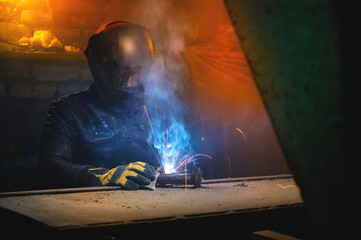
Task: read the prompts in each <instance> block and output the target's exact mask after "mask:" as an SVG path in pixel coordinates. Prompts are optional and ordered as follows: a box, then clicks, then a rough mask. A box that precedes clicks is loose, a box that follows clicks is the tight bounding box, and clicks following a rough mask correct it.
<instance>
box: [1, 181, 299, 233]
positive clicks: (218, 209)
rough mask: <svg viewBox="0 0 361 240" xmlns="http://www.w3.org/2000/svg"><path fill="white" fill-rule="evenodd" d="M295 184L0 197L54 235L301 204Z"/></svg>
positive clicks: (226, 184) (256, 183) (227, 184)
mask: <svg viewBox="0 0 361 240" xmlns="http://www.w3.org/2000/svg"><path fill="white" fill-rule="evenodd" d="M302 203H303V201H302V198H301V195H300V191H299V188H298V187H297V185H296V183H295V181H294V179H293V178H281V179H277V178H276V179H266V180H258V181H238V182H237V181H235V182H219V183H206V184H202V187H201V188H195V189H194V188H189V187H188V188H183V187H182V188H180V187H178V188H157V189H156V190H154V191H152V190H138V191H123V190H111V191H95V192H94V191H92V192H76V193H61V194H41V195H23V196H2V197H0V207H2V208H5V209H7V210H10V211H13V212H16V213H20V214H22V215H25V216H27V217H29V218H31V219H34V220H36V221H38V222H41V223H43V224H46V225H47V226H50V227H52V228H56V229H69V228H81V227H89V226H102V225H107V224H113V225H114V224H127V223H137V222H147V221H149V222H151V221H159V220H162V219H166V220H172V219H179V218H194V217H199V216H202V215H203V216H206V215H217V214H232V213H237V212H241V211H247V210H250V211H252V210H253V211H254V210H255V209H267V208H270V209H272V208H277V207H282V206H289V205H295V204H302Z"/></svg>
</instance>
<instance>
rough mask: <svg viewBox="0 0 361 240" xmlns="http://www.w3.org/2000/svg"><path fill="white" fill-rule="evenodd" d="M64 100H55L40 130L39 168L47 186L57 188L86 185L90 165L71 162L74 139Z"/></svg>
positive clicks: (71, 122)
mask: <svg viewBox="0 0 361 240" xmlns="http://www.w3.org/2000/svg"><path fill="white" fill-rule="evenodd" d="M66 105H67V103H62V102H56V101H54V102H53V103H52V104H51V106H50V108H49V111H48V115H47V118H46V121H45V126H44V129H43V133H42V138H41V144H40V153H39V167H40V174H41V178H42V180H43V181H44V183H46V185H50V186H56V187H79V186H89V183H90V181H91V178H92V176H91V175H90V174H89V173H88V169H89V168H91V167H92V166H87V165H78V164H75V163H73V149H74V147H75V142H76V138H77V134H78V132H77V129H76V126H75V119H73V118H74V114H73V113H72V112H69V111H71V109H70V108H68V107H67V106H66Z"/></svg>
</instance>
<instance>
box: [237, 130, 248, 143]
mask: <svg viewBox="0 0 361 240" xmlns="http://www.w3.org/2000/svg"><path fill="white" fill-rule="evenodd" d="M236 129H237V131H238V132H240V133H241V134H242V135H243V138H244V141H247V138H246V135H244V133H243V132H242V130H241V129H239V128H236Z"/></svg>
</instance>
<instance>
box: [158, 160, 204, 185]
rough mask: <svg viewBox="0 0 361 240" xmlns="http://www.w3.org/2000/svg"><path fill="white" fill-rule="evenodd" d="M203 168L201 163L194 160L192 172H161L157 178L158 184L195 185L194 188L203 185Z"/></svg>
mask: <svg viewBox="0 0 361 240" xmlns="http://www.w3.org/2000/svg"><path fill="white" fill-rule="evenodd" d="M202 177H203V169H202V168H201V166H200V165H199V163H197V162H194V165H193V170H192V173H187V174H180V173H172V174H160V175H159V177H158V179H157V186H159V187H167V186H172V185H193V187H194V188H199V187H201V182H202Z"/></svg>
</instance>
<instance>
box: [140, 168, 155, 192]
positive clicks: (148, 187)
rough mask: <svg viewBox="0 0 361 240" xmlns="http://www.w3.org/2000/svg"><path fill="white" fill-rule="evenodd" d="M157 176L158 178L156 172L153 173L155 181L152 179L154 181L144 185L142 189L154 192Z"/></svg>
mask: <svg viewBox="0 0 361 240" xmlns="http://www.w3.org/2000/svg"><path fill="white" fill-rule="evenodd" d="M158 176H159V172H156V173H155V179H154V181H152V182H151V183H149V184H148V185H146V186H142V188H147V189H151V190H155V185H156V182H157V179H158Z"/></svg>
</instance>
